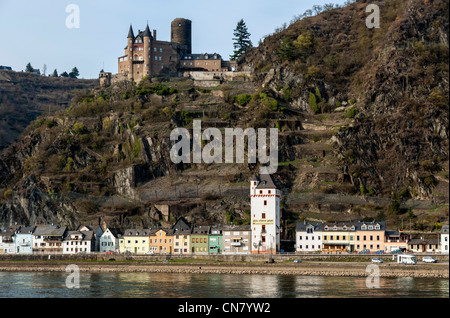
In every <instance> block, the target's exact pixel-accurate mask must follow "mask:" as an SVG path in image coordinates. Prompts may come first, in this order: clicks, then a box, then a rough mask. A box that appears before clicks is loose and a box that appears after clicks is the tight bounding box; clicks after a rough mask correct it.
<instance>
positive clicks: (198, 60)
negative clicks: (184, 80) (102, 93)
mask: <svg viewBox="0 0 450 318" xmlns="http://www.w3.org/2000/svg"><path fill="white" fill-rule="evenodd" d="M118 66H119V67H118V74H117V75H115V76H114V79H113V80H134V81H136V82H139V81H141V80H142V78H144V77H146V76H148V77H150V78H151V77H157V76H182V75H183V74H184V72H189V71H203V72H205V71H206V72H226V71H231V70H234V67H235V65H234V63H233V61H231V62H230V61H224V60H222V57H221V56H220V55H219V54H217V53H214V54H207V53H206V54H192V22H191V20H188V19H183V18H177V19H175V20H173V21H172V23H171V41H170V42H167V41H160V40H158V39H157V32H156V30H153V33H152V32H151V31H150V28H149V26H148V24H147V27H146V28H145V30H144V31H141V30H138V32H137V34H136V35H135V34H134V31H133V27H132V26H131V25H130V29H129V31H128V36H127V46H126V47H125V53H124V55H123V56H120V57H119V58H118ZM110 77H111V75H110V73H104V74H100V79H101V82H103V83H104V85H106V86H107V85H108V84H109V83H110V81H111V78H110Z"/></svg>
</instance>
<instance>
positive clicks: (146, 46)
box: [143, 23, 153, 77]
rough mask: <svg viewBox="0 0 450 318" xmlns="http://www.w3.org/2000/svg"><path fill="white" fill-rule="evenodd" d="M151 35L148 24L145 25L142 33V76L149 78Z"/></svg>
mask: <svg viewBox="0 0 450 318" xmlns="http://www.w3.org/2000/svg"><path fill="white" fill-rule="evenodd" d="M152 41H153V38H152V34H151V32H150V28H149V27H148V23H147V27H146V28H145V31H144V74H143V76H149V77H151V64H150V60H151V54H152V52H151V47H152Z"/></svg>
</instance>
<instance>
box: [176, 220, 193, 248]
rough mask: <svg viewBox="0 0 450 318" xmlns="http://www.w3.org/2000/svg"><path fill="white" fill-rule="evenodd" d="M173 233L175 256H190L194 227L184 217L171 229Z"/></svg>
mask: <svg viewBox="0 0 450 318" xmlns="http://www.w3.org/2000/svg"><path fill="white" fill-rule="evenodd" d="M171 230H172V233H173V254H175V255H183V254H189V253H190V252H191V249H190V241H191V234H192V226H191V225H190V223H189V222H188V221H187V220H186V219H185V218H183V217H181V218H179V219H178V220H177V221H176V222H175V224H174V225H173V226H172V227H171Z"/></svg>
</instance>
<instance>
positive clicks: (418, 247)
mask: <svg viewBox="0 0 450 318" xmlns="http://www.w3.org/2000/svg"><path fill="white" fill-rule="evenodd" d="M439 237H440V235H439V236H438V237H437V238H436V236H435V235H427V236H420V237H414V238H411V240H409V241H408V250H409V251H411V252H413V253H437V252H441V242H440V239H439Z"/></svg>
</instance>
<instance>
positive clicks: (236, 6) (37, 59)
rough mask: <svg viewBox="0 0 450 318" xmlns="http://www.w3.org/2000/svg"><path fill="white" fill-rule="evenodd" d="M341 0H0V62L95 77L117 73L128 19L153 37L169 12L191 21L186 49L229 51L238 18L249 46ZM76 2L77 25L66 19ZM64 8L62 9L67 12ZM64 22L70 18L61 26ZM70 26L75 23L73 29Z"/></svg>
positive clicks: (164, 36)
mask: <svg viewBox="0 0 450 318" xmlns="http://www.w3.org/2000/svg"><path fill="white" fill-rule="evenodd" d="M344 2H345V1H344V0H334V1H333V0H314V1H313V0H296V1H294V0H276V1H274V0H271V1H269V0H227V1H224V2H222V1H220V2H219V1H213V0H195V1H194V0H193V1H186V0H163V1H161V0H145V1H144V0H129V1H123V0H121V1H118V0H0V65H4V66H10V67H12V68H13V70H15V71H22V70H25V66H26V65H27V64H28V63H31V65H32V66H33V67H34V68H37V69H40V70H41V72H42V71H43V68H44V64H45V65H46V66H47V72H46V73H47V74H49V73H52V72H53V70H55V69H57V71H58V73H59V74H60V73H62V72H64V71H66V72H67V73H69V72H70V71H71V70H72V68H73V67H74V66H76V67H77V68H78V70H79V72H80V78H98V74H99V72H100V70H101V69H104V70H105V71H107V72H112V73H113V74H116V73H117V58H118V57H120V56H122V55H123V54H124V47H125V46H126V37H127V35H128V30H129V27H130V24H132V26H133V29H134V32H135V34H136V33H137V31H138V30H139V29H140V30H144V29H145V27H146V25H147V21H148V24H149V27H150V29H151V30H153V29H155V30H157V39H158V40H161V41H170V24H171V22H172V21H173V20H174V19H176V18H185V19H189V20H191V21H192V53H218V54H220V55H222V58H223V59H225V60H228V59H229V56H230V55H231V54H232V53H233V40H232V38H233V30H234V29H235V28H236V25H237V23H238V21H239V20H241V19H244V21H245V23H246V25H247V27H248V31H249V32H250V33H251V40H252V42H253V45H255V46H257V45H258V42H259V40H260V39H262V38H264V37H265V36H266V35H269V34H272V33H273V32H274V31H275V29H276V28H277V27H280V26H282V25H283V24H284V23H287V24H289V22H290V21H291V20H292V18H293V17H294V16H295V15H298V14H301V13H303V12H304V11H305V10H307V9H311V8H312V6H313V5H315V4H318V5H323V4H325V3H333V4H340V5H341V4H343V3H344ZM71 5H76V6H77V7H78V8H79V27H77V25H73V22H74V21H75V20H73V19H72V18H73V17H74V14H76V11H73V9H71V7H70V6H71ZM66 9H68V11H66ZM67 21H69V24H67ZM73 26H75V27H73Z"/></svg>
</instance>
